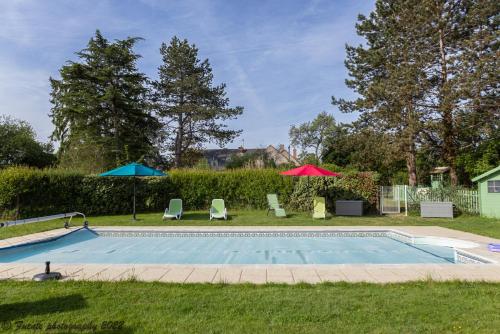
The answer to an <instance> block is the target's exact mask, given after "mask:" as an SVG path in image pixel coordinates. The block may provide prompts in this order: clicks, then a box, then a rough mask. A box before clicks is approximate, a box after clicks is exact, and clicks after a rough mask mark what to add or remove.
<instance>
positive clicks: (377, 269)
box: [0, 226, 500, 284]
mask: <svg viewBox="0 0 500 334" xmlns="http://www.w3.org/2000/svg"><path fill="white" fill-rule="evenodd" d="M73 229H74V228H73ZM96 229H99V230H120V229H121V230H145V229H147V230H154V231H220V230H224V231H227V230H238V231H256V230H259V231H269V230H287V231H290V230H294V231H295V230H296V231H304V230H307V231H320V230H321V231H324V230H326V231H339V230H340V231H341V230H372V231H373V230H387V229H394V230H398V231H401V232H404V233H408V234H412V235H414V236H436V237H446V238H456V239H461V240H467V241H472V242H475V243H478V244H479V247H478V248H473V249H467V250H466V251H468V252H470V253H473V254H476V255H480V256H483V257H486V258H488V259H491V260H493V261H496V263H495V264H448V265H446V264H445V265H442V264H404V265H402V264H361V265H350V264H340V265H171V264H165V265H147V264H131V265H118V264H116V265H110V264H55V265H53V267H52V271H59V272H61V273H62V274H63V280H106V281H118V280H128V279H136V280H140V281H159V282H179V283H255V284H265V283H287V284H295V283H300V282H305V283H320V282H339V281H346V282H372V283H391V282H406V281H416V280H428V279H432V280H436V281H446V280H466V281H489V282H500V253H493V252H489V251H488V250H487V244H488V243H491V242H495V243H500V240H497V239H493V238H489V237H484V236H479V235H476V234H472V233H466V232H461V231H456V230H451V229H446V228H442V227H437V226H397V227H395V226H283V227H281V226H280V227H278V226H258V227H257V226H255V227H254V226H246V227H240V226H238V227H234V226H223V227H221V226H218V227H217V226H206V227H198V226H151V227H129V226H126V227H96ZM70 231H71V229H70V230H67V229H57V230H52V231H49V232H42V233H36V234H31V235H27V236H22V237H16V238H10V239H5V240H1V241H0V248H1V247H6V246H12V245H18V244H23V243H26V242H33V241H40V240H46V239H47V238H53V237H57V236H61V235H64V234H66V233H68V232H70ZM43 269H44V268H43V264H31V263H0V280H4V279H15V280H29V279H31V277H32V276H33V275H34V274H36V273H39V272H42V271H43Z"/></svg>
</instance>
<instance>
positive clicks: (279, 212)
mask: <svg viewBox="0 0 500 334" xmlns="http://www.w3.org/2000/svg"><path fill="white" fill-rule="evenodd" d="M267 205H268V208H267V215H269V211H271V210H272V211H274V214H275V215H276V217H286V212H285V209H283V208H282V207H281V205H280V204H279V202H278V196H277V195H276V194H267Z"/></svg>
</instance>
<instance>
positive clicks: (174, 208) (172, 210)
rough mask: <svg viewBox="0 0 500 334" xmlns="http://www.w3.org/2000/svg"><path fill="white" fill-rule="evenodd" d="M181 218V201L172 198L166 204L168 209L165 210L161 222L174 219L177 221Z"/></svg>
mask: <svg viewBox="0 0 500 334" xmlns="http://www.w3.org/2000/svg"><path fill="white" fill-rule="evenodd" d="M181 217H182V199H178V198H172V199H171V200H170V203H168V208H166V209H165V213H164V214H163V220H165V219H172V218H176V219H177V220H179V219H181Z"/></svg>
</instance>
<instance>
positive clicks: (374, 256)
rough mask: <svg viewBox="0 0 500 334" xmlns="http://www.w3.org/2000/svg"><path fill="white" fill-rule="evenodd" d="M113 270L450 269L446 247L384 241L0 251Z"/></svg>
mask: <svg viewBox="0 0 500 334" xmlns="http://www.w3.org/2000/svg"><path fill="white" fill-rule="evenodd" d="M44 261H51V262H52V263H116V264H131V263H132V264H133V263H137V264H141V263H150V264H160V263H161V264H350V263H354V264H356V263H358V264H361V263H367V264H368V263H373V264H405V263H453V262H454V250H453V248H450V247H443V246H431V245H411V244H406V243H403V242H401V241H398V240H395V239H392V238H389V237H385V236H375V237H365V236H363V237H359V236H355V237H347V236H342V237H329V236H328V237H326V236H325V237H323V236H320V237H317V236H316V237H310V236H307V237H302V236H300V237H297V236H279V237H276V236H251V237H249V236H237V235H235V236H220V235H213V236H189V237H186V236H175V235H172V236H169V235H168V234H167V236H165V235H164V236H161V237H152V236H148V237H116V236H114V237H109V236H100V235H97V234H96V233H93V232H92V231H89V230H85V229H82V230H79V231H76V232H73V233H70V234H69V235H66V236H64V237H61V238H59V239H56V240H53V241H48V242H42V243H38V244H32V245H24V246H19V247H13V248H8V249H3V250H0V263H1V262H21V263H22V262H25V263H31V262H34V263H42V262H44Z"/></svg>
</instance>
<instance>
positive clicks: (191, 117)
mask: <svg viewBox="0 0 500 334" xmlns="http://www.w3.org/2000/svg"><path fill="white" fill-rule="evenodd" d="M160 53H161V55H162V57H163V65H161V66H160V67H159V69H158V74H159V80H157V81H155V82H154V83H153V87H154V93H153V100H154V106H155V109H156V112H157V115H158V116H159V118H160V119H161V120H162V123H163V126H164V128H163V130H164V131H163V133H164V136H165V145H164V146H165V149H166V150H168V151H169V152H171V153H172V155H173V162H174V166H175V167H181V166H183V165H184V164H186V159H185V158H186V155H187V154H188V153H189V152H191V151H192V150H197V149H200V148H202V147H203V145H204V144H205V143H207V142H215V143H217V144H219V145H220V146H222V145H224V144H226V143H228V142H231V141H232V140H233V139H234V138H235V137H236V136H238V135H239V133H240V132H241V131H239V130H231V129H228V127H227V125H226V124H224V123H223V121H225V120H228V119H234V118H236V117H237V116H239V115H241V113H242V112H243V108H242V107H234V108H231V107H229V99H228V98H227V97H226V93H225V87H226V86H225V84H221V85H219V86H214V85H213V74H212V68H211V66H210V63H209V62H208V59H205V60H204V61H200V60H199V59H198V49H197V48H196V46H195V45H190V44H189V43H188V41H187V40H180V39H178V38H177V37H174V38H173V39H172V40H171V42H170V44H169V45H167V44H165V43H163V44H162V46H161V48H160Z"/></svg>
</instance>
